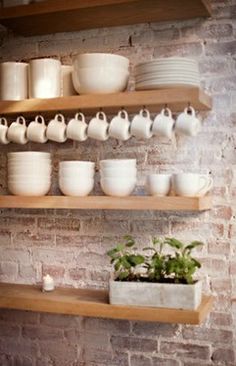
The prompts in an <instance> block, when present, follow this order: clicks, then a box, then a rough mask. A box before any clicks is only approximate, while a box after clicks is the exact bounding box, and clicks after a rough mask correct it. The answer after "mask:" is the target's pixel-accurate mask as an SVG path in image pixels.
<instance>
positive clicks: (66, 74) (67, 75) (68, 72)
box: [61, 65, 77, 97]
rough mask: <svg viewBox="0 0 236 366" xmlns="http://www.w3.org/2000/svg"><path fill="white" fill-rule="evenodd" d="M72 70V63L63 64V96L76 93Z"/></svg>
mask: <svg viewBox="0 0 236 366" xmlns="http://www.w3.org/2000/svg"><path fill="white" fill-rule="evenodd" d="M72 70H73V66H71V65H62V66H61V96H62V97H68V96H71V95H76V94H77V93H76V90H75V88H74V85H73V81H72Z"/></svg>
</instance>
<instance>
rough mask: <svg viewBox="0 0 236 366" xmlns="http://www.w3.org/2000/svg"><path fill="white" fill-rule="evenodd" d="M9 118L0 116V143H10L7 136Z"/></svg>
mask: <svg viewBox="0 0 236 366" xmlns="http://www.w3.org/2000/svg"><path fill="white" fill-rule="evenodd" d="M7 131H8V126H7V120H6V118H4V117H2V118H0V144H3V145H7V144H9V142H10V141H9V140H8V138H7Z"/></svg>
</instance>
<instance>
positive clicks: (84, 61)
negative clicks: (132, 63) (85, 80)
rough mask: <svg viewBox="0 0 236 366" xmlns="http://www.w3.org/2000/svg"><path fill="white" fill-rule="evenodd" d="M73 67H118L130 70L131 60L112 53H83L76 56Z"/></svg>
mask: <svg viewBox="0 0 236 366" xmlns="http://www.w3.org/2000/svg"><path fill="white" fill-rule="evenodd" d="M73 65H74V66H77V67H79V68H83V67H98V66H102V67H117V68H123V69H126V70H128V68H129V59H128V58H127V57H124V56H120V55H113V54H111V53H83V54H80V55H76V56H75V57H74V59H73Z"/></svg>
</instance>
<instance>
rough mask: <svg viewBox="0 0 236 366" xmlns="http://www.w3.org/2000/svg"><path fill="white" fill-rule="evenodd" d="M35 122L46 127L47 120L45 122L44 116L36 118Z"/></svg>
mask: <svg viewBox="0 0 236 366" xmlns="http://www.w3.org/2000/svg"><path fill="white" fill-rule="evenodd" d="M35 122H36V123H39V124H42V125H44V126H45V120H44V118H43V116H36V117H35Z"/></svg>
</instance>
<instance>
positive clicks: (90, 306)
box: [0, 284, 213, 324]
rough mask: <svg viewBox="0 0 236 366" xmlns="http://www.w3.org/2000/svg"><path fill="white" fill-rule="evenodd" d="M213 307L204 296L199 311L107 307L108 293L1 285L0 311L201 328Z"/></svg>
mask: <svg viewBox="0 0 236 366" xmlns="http://www.w3.org/2000/svg"><path fill="white" fill-rule="evenodd" d="M212 303H213V298H212V297H209V296H203V299H202V303H201V305H200V306H199V308H198V309H197V310H177V309H165V308H148V307H136V306H120V305H110V304H109V303H108V292H107V291H105V290H88V289H80V290H78V289H71V288H60V289H56V290H55V291H54V292H51V293H45V292H44V293H43V292H42V291H41V290H40V288H39V287H38V286H29V285H15V284H0V308H7V309H17V310H29V311H36V312H47V313H59V314H70V315H77V316H78V315H79V316H88V317H98V318H110V319H127V320H142V321H150V322H163V323H182V324H200V323H201V322H202V321H203V320H204V319H205V318H206V316H207V314H208V313H209V312H210V310H211V308H212Z"/></svg>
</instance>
